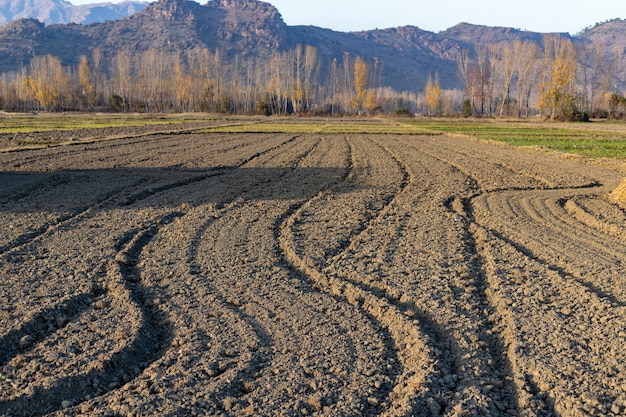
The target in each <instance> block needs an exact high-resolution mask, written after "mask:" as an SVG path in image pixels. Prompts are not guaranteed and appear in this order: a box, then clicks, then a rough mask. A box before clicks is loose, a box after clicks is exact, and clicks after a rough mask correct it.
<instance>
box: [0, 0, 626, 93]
mask: <svg viewBox="0 0 626 417" xmlns="http://www.w3.org/2000/svg"><path fill="white" fill-rule="evenodd" d="M0 1H5V2H6V1H15V2H19V1H22V2H37V1H40V2H41V3H42V5H41V6H39V8H40V9H42V10H43V9H45V7H44V6H43V4H60V5H65V4H68V5H70V6H71V4H69V3H67V2H64V1H63V0H0ZM2 4H3V3H0V5H2ZM132 5H135V6H132ZM142 5H143V6H145V7H143V6H142ZM92 6H93V5H92ZM117 6H119V7H122V8H124V7H127V9H126V10H127V11H129V12H130V11H131V8H132V7H136V8H137V10H139V8H141V10H139V11H137V12H136V13H134V14H130V15H129V16H127V17H124V18H121V19H113V20H107V21H105V22H101V23H89V24H76V23H69V24H52V25H46V24H45V23H42V22H41V21H39V20H35V19H20V20H16V21H13V22H10V23H7V24H5V25H3V26H0V73H2V72H9V71H16V70H18V69H19V68H20V67H21V66H23V65H26V64H28V62H29V61H30V59H31V58H32V57H33V56H34V55H45V54H51V55H55V56H57V57H59V58H60V59H61V61H62V62H63V63H64V64H65V65H77V63H78V60H79V57H80V56H81V55H87V56H90V54H91V51H92V50H93V49H95V48H100V49H101V50H102V52H103V55H104V56H105V57H107V56H108V57H111V56H113V55H115V54H116V53H117V51H119V50H123V49H127V50H131V51H143V50H147V49H150V48H155V49H161V50H171V51H180V50H186V49H189V48H193V47H205V48H208V49H210V50H215V49H216V48H220V49H221V50H222V51H224V53H226V54H227V55H229V56H235V55H238V56H241V57H251V56H258V57H263V56H269V55H270V54H272V53H273V52H275V51H281V50H288V49H291V48H294V47H295V46H296V45H298V44H301V45H311V46H314V47H316V48H317V50H318V54H319V55H320V56H321V57H324V58H326V59H328V60H332V59H333V58H337V59H341V58H342V56H343V55H344V53H345V52H349V53H350V54H351V55H353V56H357V55H358V56H362V57H364V58H366V59H370V60H372V59H374V58H377V59H378V60H379V61H380V62H382V63H383V64H384V70H383V73H382V74H383V75H382V77H383V84H384V85H386V86H389V87H392V88H394V89H396V90H398V91H404V90H407V91H421V90H422V89H423V87H424V85H425V83H426V79H427V77H428V76H429V74H434V73H435V72H437V73H438V74H439V79H440V80H441V86H442V87H443V88H460V87H461V83H460V80H459V78H458V75H457V73H458V70H457V61H456V59H457V57H458V56H459V54H460V53H461V51H462V50H465V49H468V50H470V51H471V50H473V48H474V47H475V45H476V44H478V43H482V44H485V43H487V44H489V43H497V42H502V41H513V40H530V41H533V42H537V43H538V44H540V45H541V43H542V39H543V36H544V34H542V33H536V32H529V31H522V30H517V29H512V28H504V27H487V26H479V25H471V24H467V23H460V24H458V25H456V26H454V27H452V28H450V29H447V30H445V31H442V32H439V33H434V32H429V31H425V30H422V29H419V28H418V27H415V26H404V27H397V28H388V29H376V30H369V31H362V32H337V31H333V30H330V29H323V28H319V27H315V26H288V25H287V24H286V23H285V22H284V21H283V19H282V16H281V15H280V13H279V11H278V10H277V9H276V8H275V7H274V6H272V5H271V4H269V3H266V2H262V1H257V0H209V1H208V3H206V4H204V5H201V4H199V3H196V2H193V1H189V0H159V1H158V2H155V3H149V4H147V5H146V4H145V3H130V2H128V3H122V4H118V5H117ZM76 7H79V8H80V7H81V6H76ZM98 7H104V6H102V5H101V6H98ZM142 7H143V8H142ZM69 10H72V9H71V8H70V9H69ZM55 13H56V12H55ZM72 13H74V12H72ZM559 35H560V36H561V37H564V38H570V39H572V40H574V41H575V42H579V43H584V42H587V43H591V42H597V43H598V44H600V45H601V46H603V48H604V50H605V51H612V52H615V51H619V52H621V54H620V56H622V57H623V56H625V55H626V54H625V53H624V52H625V51H626V20H619V19H616V20H613V21H609V22H605V23H602V24H597V25H596V26H594V27H591V28H588V29H586V30H584V31H582V32H581V33H579V34H577V35H575V36H572V35H570V34H567V33H562V34H559ZM619 65H621V68H626V60H624V58H622V61H621V62H619Z"/></svg>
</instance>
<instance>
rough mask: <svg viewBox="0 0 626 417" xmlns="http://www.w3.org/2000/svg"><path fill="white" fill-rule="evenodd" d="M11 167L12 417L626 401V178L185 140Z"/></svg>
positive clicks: (351, 149)
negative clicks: (616, 199)
mask: <svg viewBox="0 0 626 417" xmlns="http://www.w3.org/2000/svg"><path fill="white" fill-rule="evenodd" d="M139 133H141V132H139ZM0 167H2V168H1V169H0V213H1V216H2V222H0V228H1V233H0V276H1V279H2V285H0V300H2V302H1V303H0V370H1V372H0V415H6V416H22V415H29V416H40V415H56V416H66V415H70V416H71V415H93V416H140V415H141V416H155V415H170V416H183V415H190V416H193V415H217V416H222V415H223V416H237V415H254V416H277V415H282V416H301V415H318V416H354V415H366V416H370V415H371V416H377V415H382V416H437V415H445V416H462V415H463V416H466V415H475V416H486V415H492V416H557V415H560V416H583V415H624V413H625V412H626V274H625V273H624V272H625V266H626V264H625V262H626V234H625V233H624V224H625V222H626V212H625V211H624V208H623V207H620V206H618V205H616V204H615V203H613V202H612V200H611V198H610V197H609V196H610V193H611V191H612V190H614V189H615V188H616V187H617V186H618V185H619V183H620V181H621V180H622V178H623V177H622V175H623V174H619V173H618V172H616V171H612V170H609V169H605V168H599V167H598V166H595V165H590V164H586V163H585V162H583V161H580V160H567V159H562V158H558V157H553V156H549V155H544V154H539V153H531V152H522V151H519V150H515V149H512V148H507V147H502V146H493V145H489V144H481V143H477V142H472V141H467V140H463V139H460V138H450V137H442V136H436V137H430V136H375V135H356V136H346V135H301V136H293V135H261V134H257V135H228V134H215V133H214V134H200V133H194V132H191V131H190V132H188V133H184V132H179V133H178V134H175V135H174V134H162V135H159V134H150V135H141V134H139V135H137V136H135V137H132V138H126V139H115V140H107V141H103V142H99V141H94V142H92V143H78V144H75V145H72V146H59V147H54V148H48V149H40V150H26V151H19V152H4V153H0Z"/></svg>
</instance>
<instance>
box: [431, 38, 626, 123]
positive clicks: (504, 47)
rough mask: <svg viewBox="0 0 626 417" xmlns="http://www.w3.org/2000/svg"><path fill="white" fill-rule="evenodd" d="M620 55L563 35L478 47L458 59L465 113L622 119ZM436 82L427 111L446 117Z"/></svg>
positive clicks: (442, 93) (622, 100)
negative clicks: (540, 39)
mask: <svg viewBox="0 0 626 417" xmlns="http://www.w3.org/2000/svg"><path fill="white" fill-rule="evenodd" d="M621 58H622V57H621V55H620V54H619V53H613V52H611V51H604V50H603V49H602V48H601V46H600V45H598V44H592V43H585V42H580V43H577V44H575V43H574V42H573V41H572V40H571V39H569V38H564V37H561V36H559V35H545V36H544V38H543V42H542V44H541V45H539V44H537V43H535V42H532V41H514V42H502V43H498V44H495V45H489V46H487V45H476V47H475V52H474V54H473V55H470V52H469V51H468V50H464V51H462V52H461V54H460V55H459V56H458V57H457V66H458V73H459V77H460V79H461V81H462V82H463V85H464V99H463V103H462V105H461V108H462V112H463V113H464V114H465V115H477V116H517V117H529V116H530V115H540V116H543V117H549V118H556V119H562V120H572V121H583V120H588V118H589V117H590V116H595V117H623V116H624V112H625V111H626V107H625V105H626V98H624V95H623V92H621V89H622V88H623V86H624V84H625V81H626V80H624V79H622V78H621V76H620V74H621V75H623V70H624V69H623V68H620V66H619V61H620V59H621ZM444 94H445V92H442V91H441V90H440V88H439V84H438V81H437V79H435V81H433V80H432V78H430V77H429V81H428V83H427V85H426V88H425V97H426V101H427V106H428V111H429V112H430V113H431V114H432V113H436V114H442V113H443V112H444V110H443V109H442V107H441V105H442V103H441V97H442V96H443V95H444Z"/></svg>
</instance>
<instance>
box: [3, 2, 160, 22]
mask: <svg viewBox="0 0 626 417" xmlns="http://www.w3.org/2000/svg"><path fill="white" fill-rule="evenodd" d="M147 5H148V3H147V2H140V1H124V2H122V3H117V4H116V3H97V4H83V5H78V6H74V5H73V4H71V3H69V2H67V1H65V0H0V25H2V24H5V23H9V22H12V21H14V20H19V19H36V20H39V21H40V22H43V23H45V24H47V25H52V24H67V23H96V22H105V21H107V20H117V19H122V18H124V17H127V16H130V15H131V14H134V13H137V12H138V11H140V10H141V9H143V8H145V7H146V6H147Z"/></svg>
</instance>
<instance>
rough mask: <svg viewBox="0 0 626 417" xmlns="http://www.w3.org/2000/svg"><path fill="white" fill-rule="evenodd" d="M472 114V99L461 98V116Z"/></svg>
mask: <svg viewBox="0 0 626 417" xmlns="http://www.w3.org/2000/svg"><path fill="white" fill-rule="evenodd" d="M471 115H472V100H470V99H469V98H468V99H466V100H463V116H465V117H470V116H471Z"/></svg>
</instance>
